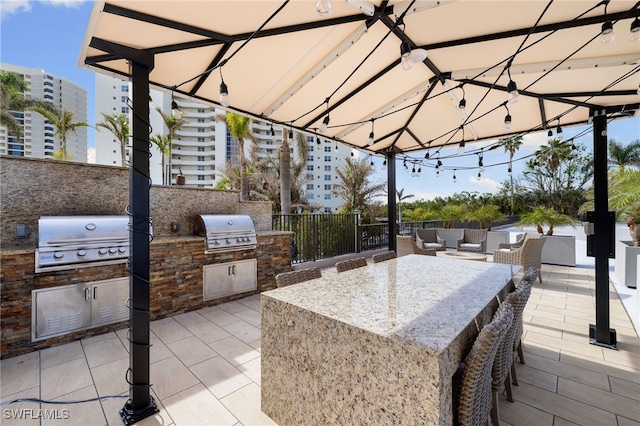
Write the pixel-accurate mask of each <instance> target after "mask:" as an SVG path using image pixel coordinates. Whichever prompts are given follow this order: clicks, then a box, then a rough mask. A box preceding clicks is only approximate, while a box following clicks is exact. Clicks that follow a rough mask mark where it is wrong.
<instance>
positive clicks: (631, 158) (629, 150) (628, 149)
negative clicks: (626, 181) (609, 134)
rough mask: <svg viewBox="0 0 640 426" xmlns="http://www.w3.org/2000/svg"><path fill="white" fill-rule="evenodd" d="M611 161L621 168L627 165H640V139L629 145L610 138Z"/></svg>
mask: <svg viewBox="0 0 640 426" xmlns="http://www.w3.org/2000/svg"><path fill="white" fill-rule="evenodd" d="M609 162H611V163H613V164H616V165H617V166H618V167H620V168H625V166H640V140H635V141H633V142H631V143H630V144H628V145H626V146H625V145H622V144H621V143H620V142H618V141H616V140H614V139H610V140H609Z"/></svg>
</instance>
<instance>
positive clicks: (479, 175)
mask: <svg viewBox="0 0 640 426" xmlns="http://www.w3.org/2000/svg"><path fill="white" fill-rule="evenodd" d="M481 179H482V175H481V174H480V172H478V180H481Z"/></svg>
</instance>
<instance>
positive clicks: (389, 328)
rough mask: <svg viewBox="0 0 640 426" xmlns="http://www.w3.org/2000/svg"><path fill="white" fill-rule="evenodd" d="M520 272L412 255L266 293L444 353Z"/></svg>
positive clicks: (268, 295) (461, 261)
mask: <svg viewBox="0 0 640 426" xmlns="http://www.w3.org/2000/svg"><path fill="white" fill-rule="evenodd" d="M519 270H520V267H519V266H513V265H502V264H494V263H485V262H474V261H469V260H459V259H448V258H437V257H432V256H421V255H409V256H403V257H400V258H397V259H393V260H390V261H386V262H381V263H377V264H372V265H368V266H367V267H363V268H358V269H354V270H351V271H346V272H343V273H340V274H325V276H323V277H322V278H318V279H315V280H311V281H307V282H304V283H300V284H296V285H292V286H288V287H283V288H279V289H276V290H271V291H268V292H264V293H262V295H263V296H265V297H271V298H273V299H276V300H280V301H282V302H286V303H289V304H291V305H293V306H296V307H300V308H303V309H306V310H309V311H312V312H315V313H318V314H320V315H324V316H327V317H329V318H332V319H335V320H338V321H342V322H344V323H346V324H349V325H352V326H354V327H358V328H361V329H364V330H367V331H370V332H372V333H376V334H379V335H382V336H386V337H393V338H398V339H402V340H405V341H406V340H408V341H411V342H414V343H417V344H420V345H423V346H426V347H428V348H430V349H432V350H434V351H441V350H442V349H444V348H445V347H446V346H447V345H448V344H449V343H450V342H451V338H452V336H455V335H457V334H458V333H460V331H461V330H463V329H464V328H465V327H466V326H467V325H468V324H470V323H471V322H473V321H474V319H475V317H476V315H478V314H479V313H480V312H481V311H482V310H483V308H484V307H485V306H487V305H488V304H489V303H490V302H491V300H492V299H493V298H495V297H496V294H498V293H499V292H500V291H501V290H502V289H503V288H504V286H505V285H506V284H507V283H508V282H509V280H511V279H512V277H513V275H514V274H515V273H517V272H518V271H519Z"/></svg>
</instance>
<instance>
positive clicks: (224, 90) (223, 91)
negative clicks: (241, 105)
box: [220, 68, 231, 107]
mask: <svg viewBox="0 0 640 426" xmlns="http://www.w3.org/2000/svg"><path fill="white" fill-rule="evenodd" d="M220 81H221V83H220V105H222V106H223V107H228V106H229V105H231V100H230V99H229V88H228V87H227V85H226V84H225V82H224V78H223V77H222V68H220Z"/></svg>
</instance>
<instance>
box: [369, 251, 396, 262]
mask: <svg viewBox="0 0 640 426" xmlns="http://www.w3.org/2000/svg"><path fill="white" fill-rule="evenodd" d="M396 257H397V256H396V252H395V251H393V250H390V251H385V252H384V253H378V254H374V255H373V256H371V260H373V263H378V262H384V261H385V260H390V259H395V258H396Z"/></svg>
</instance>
